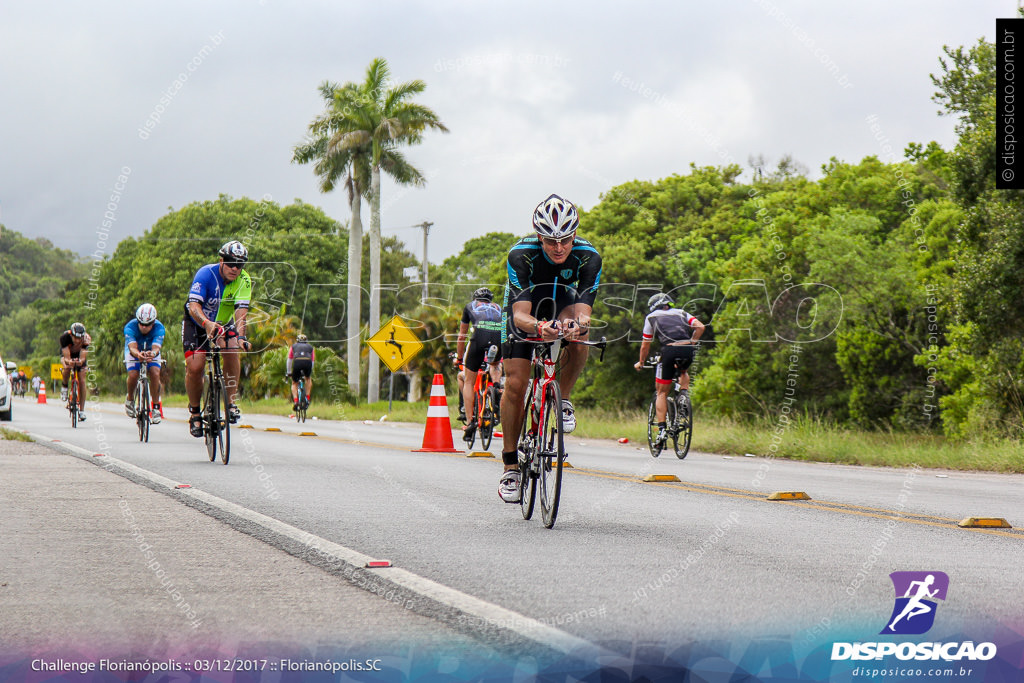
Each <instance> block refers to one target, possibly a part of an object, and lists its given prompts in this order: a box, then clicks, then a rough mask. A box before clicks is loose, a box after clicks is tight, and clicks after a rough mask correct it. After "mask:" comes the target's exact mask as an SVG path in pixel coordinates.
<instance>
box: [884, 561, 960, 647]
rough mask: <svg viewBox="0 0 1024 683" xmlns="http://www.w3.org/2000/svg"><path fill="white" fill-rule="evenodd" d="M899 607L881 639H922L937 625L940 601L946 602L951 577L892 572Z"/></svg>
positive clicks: (940, 574) (924, 573)
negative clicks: (937, 609)
mask: <svg viewBox="0 0 1024 683" xmlns="http://www.w3.org/2000/svg"><path fill="white" fill-rule="evenodd" d="M889 578H890V579H892V585H893V588H895V589H896V604H895V606H894V607H893V608H892V615H891V616H890V617H889V622H888V624H887V625H886V627H885V628H884V629H882V631H881V635H888V634H893V633H897V634H900V635H919V634H921V633H926V632H927V631H928V629H930V628H931V627H932V624H933V623H934V622H935V608H936V606H937V605H938V602H937V601H936V599H937V600H945V599H946V591H947V590H949V577H948V576H947V575H946V574H945V573H944V572H893V573H892V574H889Z"/></svg>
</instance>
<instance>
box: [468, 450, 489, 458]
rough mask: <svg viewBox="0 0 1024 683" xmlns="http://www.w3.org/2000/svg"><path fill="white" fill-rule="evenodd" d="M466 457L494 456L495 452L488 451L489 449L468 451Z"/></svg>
mask: <svg viewBox="0 0 1024 683" xmlns="http://www.w3.org/2000/svg"><path fill="white" fill-rule="evenodd" d="M466 457H467V458H493V457H494V454H493V453H488V452H487V451H470V452H469V453H466Z"/></svg>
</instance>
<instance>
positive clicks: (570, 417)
mask: <svg viewBox="0 0 1024 683" xmlns="http://www.w3.org/2000/svg"><path fill="white" fill-rule="evenodd" d="M574 429H576V409H575V408H573V407H572V401H570V400H568V399H565V398H563V399H562V431H563V432H565V433H566V434H569V433H571V432H572V431H573V430H574Z"/></svg>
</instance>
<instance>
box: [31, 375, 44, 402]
mask: <svg viewBox="0 0 1024 683" xmlns="http://www.w3.org/2000/svg"><path fill="white" fill-rule="evenodd" d="M42 383H43V380H41V379H39V375H36V376H35V377H33V378H32V392H33V393H34V394H35V395H36V398H39V386H40V385H41V384H42Z"/></svg>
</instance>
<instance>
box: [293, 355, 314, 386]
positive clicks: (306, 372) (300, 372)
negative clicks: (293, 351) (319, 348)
mask: <svg viewBox="0 0 1024 683" xmlns="http://www.w3.org/2000/svg"><path fill="white" fill-rule="evenodd" d="M312 374H313V361H312V360H310V359H309V358H297V359H295V360H293V361H292V381H293V382H298V381H299V380H300V379H301V378H303V377H305V378H307V379H308V378H309V376H310V375H312Z"/></svg>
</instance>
